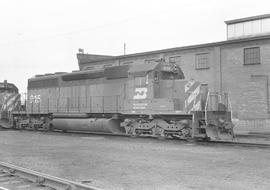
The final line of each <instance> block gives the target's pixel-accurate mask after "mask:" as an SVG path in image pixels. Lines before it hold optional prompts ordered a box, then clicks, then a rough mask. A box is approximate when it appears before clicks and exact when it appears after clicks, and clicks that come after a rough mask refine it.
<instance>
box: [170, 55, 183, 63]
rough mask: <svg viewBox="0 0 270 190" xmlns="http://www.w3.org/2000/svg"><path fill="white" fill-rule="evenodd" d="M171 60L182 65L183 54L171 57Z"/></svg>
mask: <svg viewBox="0 0 270 190" xmlns="http://www.w3.org/2000/svg"><path fill="white" fill-rule="evenodd" d="M169 62H170V63H176V64H177V65H181V56H174V57H170V58H169Z"/></svg>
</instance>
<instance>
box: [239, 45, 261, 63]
mask: <svg viewBox="0 0 270 190" xmlns="http://www.w3.org/2000/svg"><path fill="white" fill-rule="evenodd" d="M255 49H256V50H258V51H257V52H255V53H254V51H253V52H246V51H248V50H255ZM246 53H249V56H251V55H253V56H254V55H256V57H248V55H247V54H246ZM243 56H244V62H243V65H244V66H245V65H260V64H261V49H260V47H259V46H255V47H247V48H244V49H243ZM248 59H249V61H248ZM252 59H253V61H254V60H256V59H258V60H259V61H257V62H255V61H254V62H251V61H250V60H252Z"/></svg>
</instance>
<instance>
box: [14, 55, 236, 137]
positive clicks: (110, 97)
mask: <svg viewBox="0 0 270 190" xmlns="http://www.w3.org/2000/svg"><path fill="white" fill-rule="evenodd" d="M231 113H232V112H231V106H230V102H229V98H228V94H226V93H212V92H208V88H207V85H206V84H201V83H200V82H198V81H195V80H186V79H185V76H184V73H183V72H182V70H181V68H180V67H179V66H178V65H176V64H175V63H172V62H166V61H165V60H164V59H160V60H156V61H154V62H151V63H148V64H145V63H144V64H137V65H122V66H113V67H106V68H104V69H100V70H83V71H76V72H71V73H62V72H58V73H54V74H45V75H36V76H35V77H33V78H30V79H28V93H27V99H26V110H25V111H15V110H14V111H13V112H12V115H11V118H10V123H11V125H12V126H13V127H14V128H16V129H28V130H61V131H84V132H92V133H110V134H127V135H131V136H140V135H144V136H153V137H161V138H166V137H168V138H183V139H186V138H202V139H208V140H231V139H233V138H234V134H233V124H232V114H231Z"/></svg>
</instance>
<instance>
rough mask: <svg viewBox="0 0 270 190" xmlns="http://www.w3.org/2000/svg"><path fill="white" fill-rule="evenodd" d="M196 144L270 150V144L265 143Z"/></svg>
mask: <svg viewBox="0 0 270 190" xmlns="http://www.w3.org/2000/svg"><path fill="white" fill-rule="evenodd" d="M196 144H203V145H223V146H224V145H225V146H241V147H248V148H250V147H254V148H270V144H264V143H247V142H229V141H207V142H205V141H198V142H196Z"/></svg>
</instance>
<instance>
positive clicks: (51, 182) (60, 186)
mask: <svg viewBox="0 0 270 190" xmlns="http://www.w3.org/2000/svg"><path fill="white" fill-rule="evenodd" d="M16 189H21V190H22V189H34V190H35V189H39V190H40V189H50V190H101V189H99V188H96V187H92V186H88V185H84V184H81V183H77V182H73V181H69V180H66V179H62V178H58V177H54V176H50V175H47V174H42V173H39V172H35V171H33V170H29V169H26V168H22V167H19V166H15V165H12V164H8V163H4V162H0V190H16Z"/></svg>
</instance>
